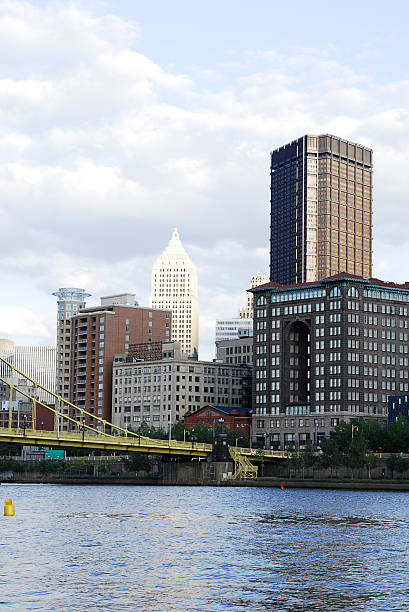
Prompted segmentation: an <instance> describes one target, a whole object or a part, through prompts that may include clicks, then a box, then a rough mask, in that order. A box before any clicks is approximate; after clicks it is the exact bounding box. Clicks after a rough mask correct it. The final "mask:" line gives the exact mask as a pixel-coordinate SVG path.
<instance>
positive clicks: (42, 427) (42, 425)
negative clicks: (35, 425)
mask: <svg viewBox="0 0 409 612" xmlns="http://www.w3.org/2000/svg"><path fill="white" fill-rule="evenodd" d="M41 431H44V421H41Z"/></svg>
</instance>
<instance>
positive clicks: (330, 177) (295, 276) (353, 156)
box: [270, 135, 372, 285]
mask: <svg viewBox="0 0 409 612" xmlns="http://www.w3.org/2000/svg"><path fill="white" fill-rule="evenodd" d="M270 228H271V233H270V280H271V281H272V282H277V283H280V284H283V285H285V284H291V283H304V282H314V281H316V280H321V279H323V278H326V277H328V276H331V275H333V274H338V273H339V272H348V273H350V274H357V275H358V276H362V277H363V278H370V277H371V276H372V150H371V149H368V148H366V147H364V146H362V145H359V144H355V143H353V142H349V141H347V140H343V139H341V138H337V137H335V136H330V135H320V136H311V135H307V136H302V137H301V138H299V139H298V140H294V141H293V142H291V143H289V144H287V145H284V146H283V147H280V148H279V149H276V150H275V151H273V152H272V154H271V226H270Z"/></svg>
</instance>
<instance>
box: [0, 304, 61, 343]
mask: <svg viewBox="0 0 409 612" xmlns="http://www.w3.org/2000/svg"><path fill="white" fill-rule="evenodd" d="M50 324H51V321H50V319H49V318H48V317H46V316H44V314H42V313H39V312H34V311H33V310H30V309H28V308H24V307H21V306H14V307H12V306H0V336H1V337H2V338H9V339H13V340H15V342H16V343H17V344H22V342H24V340H25V338H31V339H35V341H37V342H39V343H42V344H44V343H46V342H48V343H49V344H53V343H54V341H55V334H54V333H53V331H54V330H52V329H51V328H50Z"/></svg>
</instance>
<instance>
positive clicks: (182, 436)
mask: <svg viewBox="0 0 409 612" xmlns="http://www.w3.org/2000/svg"><path fill="white" fill-rule="evenodd" d="M187 431H188V429H186V427H185V426H184V424H183V423H182V421H178V422H177V423H176V424H175V425H173V426H172V438H173V439H174V440H179V441H182V440H186V432H187Z"/></svg>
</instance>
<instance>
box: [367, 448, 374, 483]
mask: <svg viewBox="0 0 409 612" xmlns="http://www.w3.org/2000/svg"><path fill="white" fill-rule="evenodd" d="M375 463H376V459H375V455H374V454H373V453H366V455H365V465H366V467H367V468H368V478H369V479H371V470H372V468H373V467H375Z"/></svg>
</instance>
